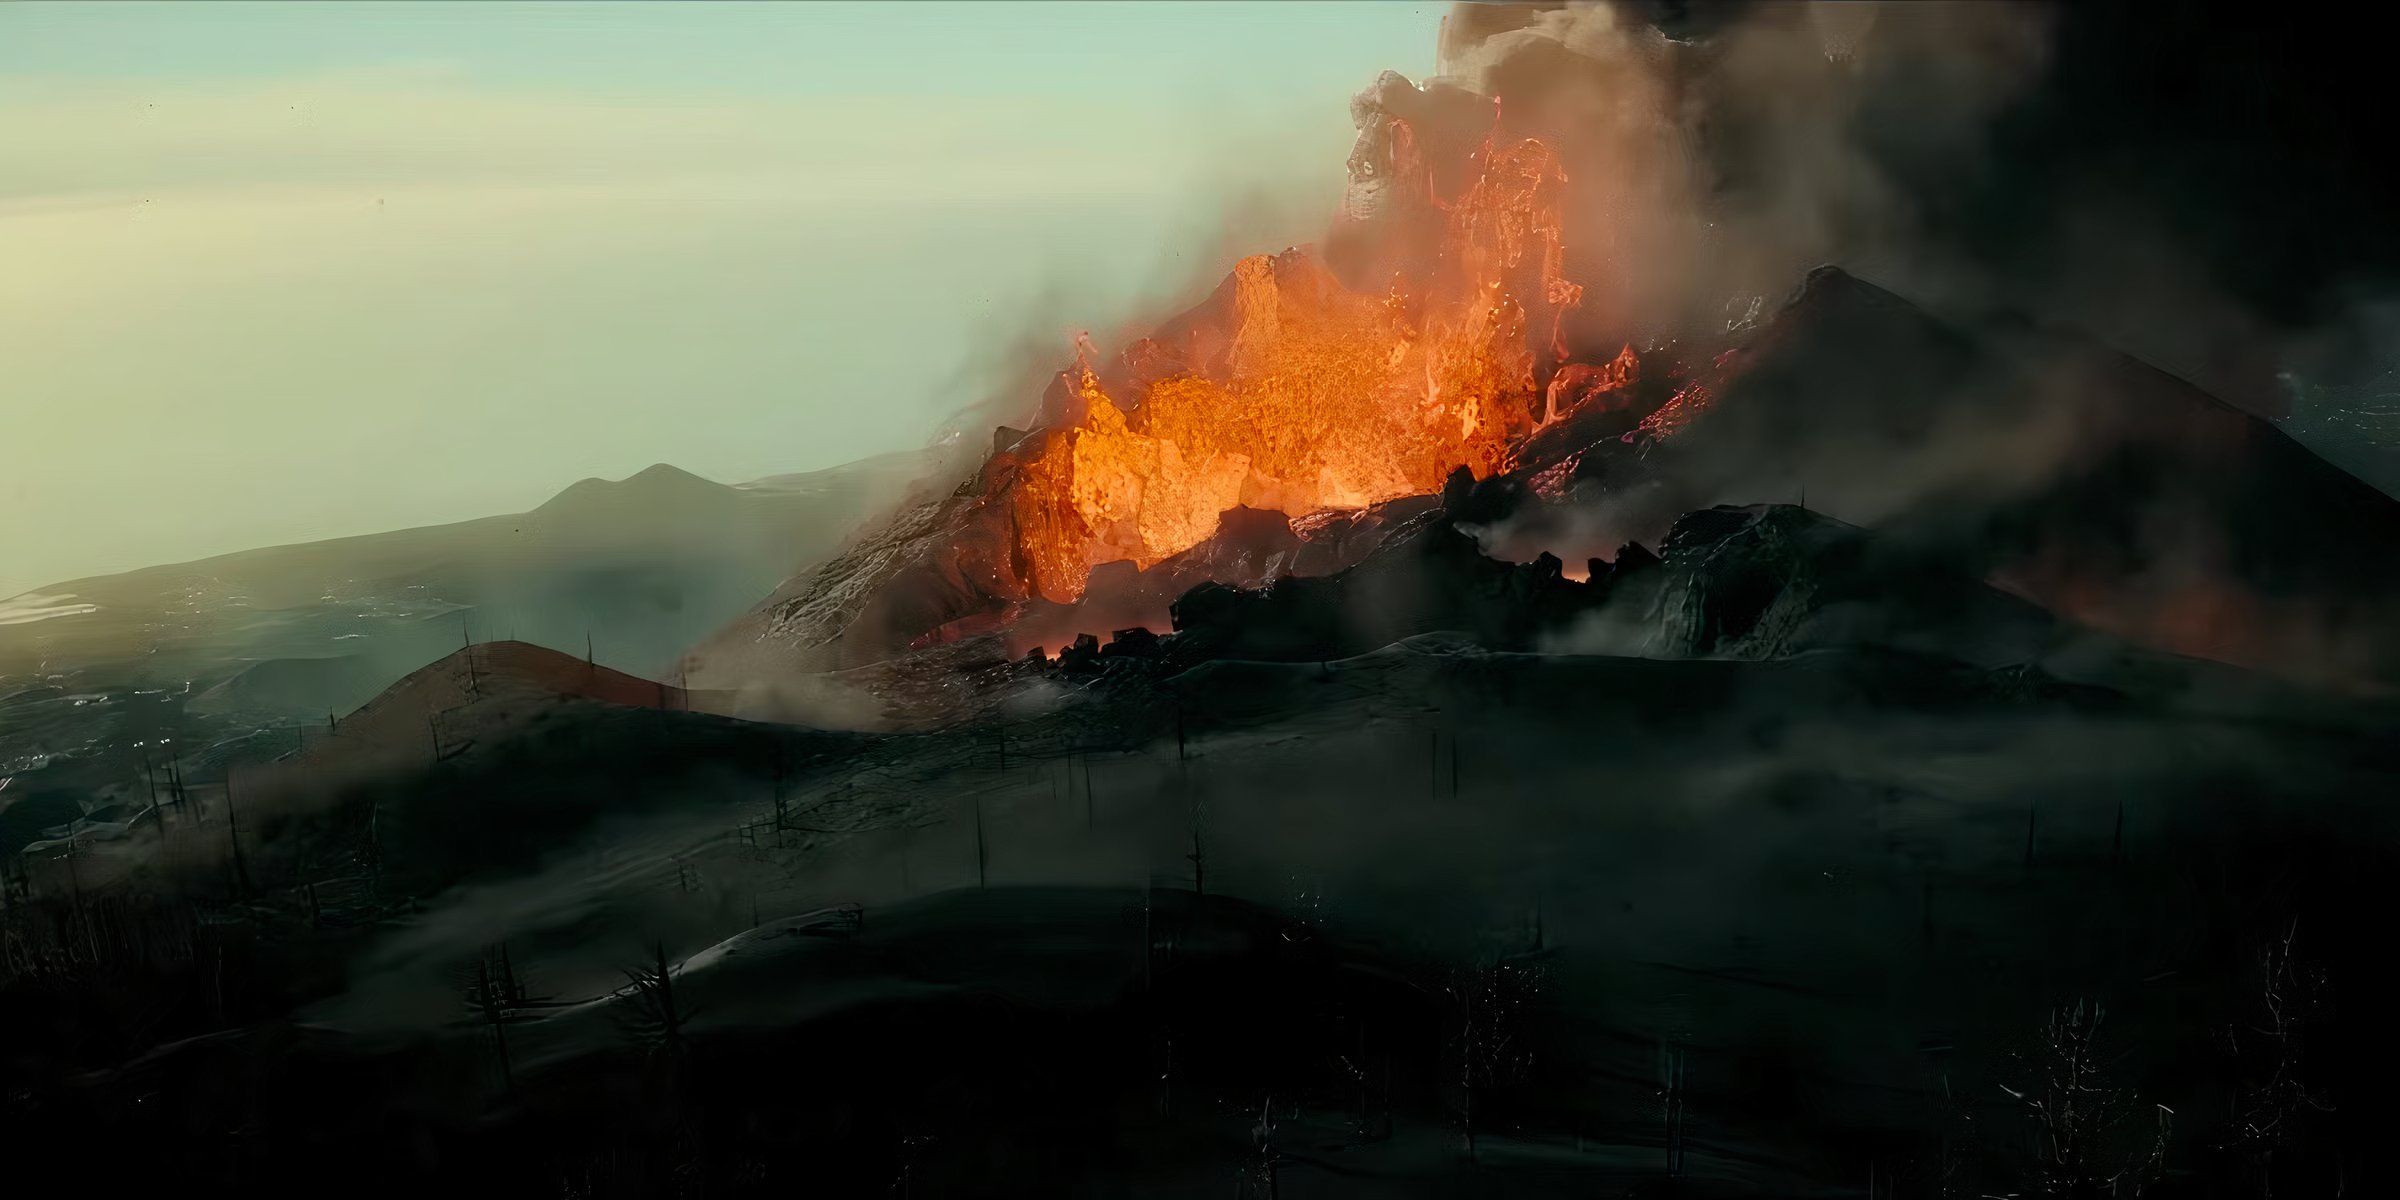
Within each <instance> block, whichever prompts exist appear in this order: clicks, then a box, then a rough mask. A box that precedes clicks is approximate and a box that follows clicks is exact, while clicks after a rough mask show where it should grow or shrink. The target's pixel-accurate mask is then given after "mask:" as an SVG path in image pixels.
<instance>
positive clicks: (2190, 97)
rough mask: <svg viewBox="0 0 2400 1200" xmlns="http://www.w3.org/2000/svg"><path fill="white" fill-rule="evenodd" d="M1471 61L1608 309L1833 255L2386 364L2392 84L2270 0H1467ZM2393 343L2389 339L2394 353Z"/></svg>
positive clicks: (1856, 264)
mask: <svg viewBox="0 0 2400 1200" xmlns="http://www.w3.org/2000/svg"><path fill="white" fill-rule="evenodd" d="M1441 49H1442V56H1441V61H1442V64H1443V69H1444V70H1445V72H1446V73H1447V74H1449V75H1450V76H1452V77H1454V78H1455V79H1456V80H1457V81H1459V82H1461V83H1463V84H1465V85H1466V86H1468V87H1471V88H1473V89H1474V90H1476V91H1478V92H1481V93H1484V94H1488V95H1495V96H1498V97H1500V98H1501V100H1502V107H1503V110H1504V113H1505V117H1504V121H1505V124H1506V125H1507V126H1509V127H1511V128H1512V129H1521V130H1523V131H1524V132H1528V133H1534V134H1538V135H1540V136H1544V137H1546V138H1550V139H1552V140H1554V141H1555V142H1557V143H1558V144H1559V145H1560V146H1561V147H1562V149H1563V150H1564V151H1565V152H1566V154H1567V156H1568V160H1569V164H1570V171H1571V173H1572V174H1573V177H1574V180H1575V188H1576V192H1577V194H1578V196H1579V208H1578V210H1577V212H1576V213H1575V220H1576V227H1575V228H1574V229H1572V230H1571V231H1570V246H1571V247H1572V248H1573V249H1574V250H1575V252H1576V253H1578V254H1579V255H1580V256H1582V257H1583V259H1584V261H1583V263H1582V264H1580V265H1581V266H1582V268H1583V270H1582V275H1583V277H1584V278H1585V279H1586V280H1587V282H1588V283H1590V284H1591V285H1592V295H1591V296H1590V298H1589V299H1587V302H1586V314H1585V315H1586V318H1587V328H1586V330H1585V332H1586V334H1587V335H1589V336H1592V337H1594V338H1602V337H1607V336H1631V337H1635V338H1637V339H1638V338H1640V337H1644V336H1651V337H1658V336H1669V335H1674V334H1687V335H1688V334H1690V333H1692V332H1694V331H1696V330H1699V329H1702V328H1705V327H1706V325H1707V324H1708V323H1709V322H1710V321H1711V320H1712V319H1713V320H1721V319H1723V317H1724V316H1725V315H1726V314H1727V313H1728V310H1729V309H1730V312H1731V313H1732V314H1733V315H1734V316H1736V317H1738V316H1740V315H1741V314H1744V313H1746V312H1747V311H1748V303H1749V301H1750V300H1751V299H1752V298H1755V297H1762V296H1763V297H1767V298H1769V303H1772V298H1773V297H1775V296H1778V295H1780V294H1782V293H1783V292H1785V291H1786V290H1788V289H1789V288H1790V287H1791V286H1792V284H1793V283H1794V282H1795V281H1796V280H1797V278H1798V276H1799V275H1800V273H1801V272H1803V271H1804V270H1806V269H1807V268H1808V267H1809V266H1812V265H1815V264H1817V263H1821V262H1839V263H1842V264H1843V265H1845V266H1848V267H1850V268H1851V269H1853V270H1854V271H1856V272H1857V273H1860V274H1862V275H1866V276H1869V277H1871V278H1876V279H1879V280H1882V281H1885V282H1886V283H1888V284H1889V285H1891V286H1892V287H1894V288H1895V290H1898V291H1900V292H1902V293H1903V294H1906V295H1909V296H1911V297H1913V298H1917V299H1919V300H1922V301H1926V302H1930V303H1934V304H1936V305H1939V306H1943V307H1947V308H1955V309H1987V308H2014V309H2021V310H2025V311H2031V312H2036V313H2040V314H2042V315H2045V316H2048V317H2052V318H2055V319H2061V320H2068V321H2073V322H2076V323H2080V324H2083V325H2086V326H2088V327H2090V328H2091V329H2092V330H2093V331H2094V332H2095V333H2097V334H2099V335H2100V336H2102V337H2103V338H2105V339H2107V340H2109V341H2111V342H2115V343H2117V344H2119V345H2122V346H2124V347H2126V348H2127V349H2129V350H2131V351H2132V352H2134V353H2136V354H2138V355H2140V356H2142V357H2144V358H2147V359H2150V360H2152V361H2154V362H2157V363H2159V364H2160V365H2161V366H2164V367H2166V368H2167V369H2169V370H2171V371H2174V372H2176V373H2177V374H2181V375H2184V376H2185V377H2187V378H2190V379H2192V380H2194V381H2195V382H2197V383H2199V384H2200V385H2202V386H2203V387H2205V388H2207V389H2209V390H2211V391H2212V392H2215V393H2217V394H2220V395H2222V396H2224V397H2225V398H2227V399H2229V400H2232V401H2234V402H2235V403H2237V404H2240V405H2242V406H2244V407H2246V408H2249V409H2251V410H2252V411H2258V412H2262V413H2266V414H2268V415H2276V414H2278V413H2280V411H2281V408H2282V395H2281V393H2282V390H2283V389H2282V387H2281V386H2280V385H2279V384H2278V382H2277V379H2276V374H2277V372H2278V371H2279V370H2281V369H2283V368H2285V367H2287V366H2290V365H2292V364H2293V363H2294V362H2298V363H2299V365H2301V366H2302V367H2304V368H2305V369H2307V370H2308V371H2310V372H2312V373H2314V374H2321V375H2324V376H2326V377H2329V378H2334V379H2339V378H2343V377H2346V376H2348V375H2353V374H2356V373H2358V372H2360V371H2372V370H2375V369H2378V364H2376V363H2374V362H2372V361H2370V357H2369V356H2361V355H2359V354H2357V353H2355V352H2354V351H2355V346H2354V345H2353V346H2352V350H2353V352H2351V353H2347V354H2345V353H2342V352H2340V349H2339V347H2337V346H2336V345H2334V344H2333V340H2332V339H2328V338H2327V337H2325V336H2324V335H2323V332H2322V331H2323V330H2324V329H2326V328H2328V327H2333V326H2338V325H2340V324H2342V323H2344V322H2346V321H2348V320H2349V319H2350V318H2349V314H2350V313H2351V312H2352V310H2353V309H2354V308H2355V307H2356V306H2357V305H2358V304H2360V303H2361V302H2362V300H2363V299H2364V298H2365V297H2367V296H2372V295H2375V294H2379V293H2381V292H2383V291H2384V290H2386V285H2388V282H2389V280H2390V279H2391V276H2392V273H2393V268H2394V265H2395V263H2400V236H2396V235H2395V232H2394V230H2393V227H2392V223H2391V222H2389V221H2388V220H2387V219H2385V217H2384V216H2383V214H2388V213H2389V212H2391V211H2394V209H2395V207H2400V205H2396V203H2395V201H2400V187H2395V185H2394V181H2393V178H2392V171H2391V168H2390V166H2389V163H2388V155H2387V154H2385V153H2384V152H2383V151H2382V149H2381V148H2382V147H2388V146H2389V145H2391V144H2392V143H2393V138H2392V136H2391V135H2392V133H2393V132H2395V131H2394V130H2393V129H2392V128H2391V126H2392V124H2393V117H2392V115H2391V114H2392V111H2393V109H2392V106H2391V105H2390V104H2389V103H2388V101H2387V100H2386V99H2385V98H2384V97H2382V96H2380V95H2378V94H2376V93H2377V91H2378V88H2377V85H2376V82H2375V81H2376V80H2377V79H2379V78H2380V73H2381V65H2380V63H2378V62H2377V61H2375V60H2376V58H2377V57H2378V56H2377V54H2376V52H2375V51H2374V50H2373V49H2372V48H2371V47H2368V46H2365V45H2361V44H2359V39H2354V38H2345V37H2342V36H2341V35H2340V34H2339V32H2338V31H2337V30H2334V29H2332V28H2329V27H2327V26H2325V25H2324V24H2323V23H2321V22H2317V23H2312V22H2307V21H2304V20H2303V19H2301V18H2298V17H2293V16H2290V15H2287V14H2286V13H2284V12H2283V11H2280V10H2277V11H2270V10H2267V9H2262V8H2259V7H2257V6H2249V5H2244V6H2239V7H2236V6H2232V5H2222V4H2203V5H2197V6H2177V7H2176V8H2174V9H2172V10H2160V9H2152V8H2146V7H2138V6H2119V5H2089V6H2085V5H2076V6H2051V5H2039V4H1997V3H1958V4H1952V3H1919V4H1838V5H1837V4H1666V3H1652V4H1639V3H1622V4H1594V5H1572V6H1556V5H1487V4H1463V5H1460V6H1458V8H1457V9H1456V10H1454V11H1453V12H1452V14H1451V15H1450V17H1449V19H1448V21H1447V22H1446V25H1445V28H1444V33H1443V40H1442V47H1441ZM2381 365H2384V366H2388V364H2381Z"/></svg>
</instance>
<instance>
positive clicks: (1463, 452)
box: [1014, 139, 1630, 603]
mask: <svg viewBox="0 0 2400 1200" xmlns="http://www.w3.org/2000/svg"><path fill="white" fill-rule="evenodd" d="M1476 165H1477V167H1478V168H1479V174H1478V175H1477V177H1476V179H1475V182H1474V183H1473V184H1472V185H1471V186H1469V187H1468V188H1467V189H1466V190H1465V191H1464V192H1463V193H1462V194H1461V195H1459V196H1458V197H1457V198H1456V199H1455V200H1454V201H1452V202H1451V203H1450V204H1449V205H1448V206H1447V213H1446V220H1445V221H1444V222H1443V225H1444V231H1443V234H1442V244H1441V247H1440V251H1441V252H1440V255H1439V257H1438V260H1437V261H1438V264H1439V265H1438V267H1437V268H1436V269H1435V270H1434V271H1433V273H1432V276H1431V277H1430V278H1428V279H1424V280H1421V281H1411V280H1406V279H1396V280H1395V281H1394V282H1393V284H1392V286H1391V288H1390V290H1389V291H1388V292H1386V293H1385V294H1383V295H1373V294H1368V293H1362V292H1358V291H1353V290H1351V289H1349V288H1347V287H1344V286H1343V285H1342V284H1341V283H1340V282H1339V281H1337V280H1336V279H1335V278H1334V277H1333V275H1332V274H1331V273H1330V272H1328V271H1327V270H1326V269H1325V268H1324V267H1323V266H1322V265H1320V264H1319V263H1318V262H1317V261H1316V260H1315V258H1313V257H1312V256H1310V255H1309V254H1307V253H1306V252H1304V251H1298V250H1294V251H1287V252H1285V253H1283V254H1280V255H1257V256H1254V257H1251V258H1247V259H1244V260H1242V262H1241V263H1240V264H1239V265H1238V266H1236V267H1235V268H1234V271H1233V274H1232V277H1231V278H1230V279H1228V280H1227V281H1226V284H1225V285H1224V286H1223V287H1222V288H1220V289H1219V291H1218V294H1217V298H1216V299H1215V300H1214V301H1212V304H1213V305H1214V308H1213V309H1212V310H1210V312H1209V314H1208V315H1207V316H1206V317H1204V319H1202V320H1200V321H1198V322H1195V323H1193V324H1191V325H1190V326H1189V327H1187V328H1183V329H1181V330H1180V331H1179V332H1178V333H1176V334H1174V335H1168V334H1165V333H1163V332H1162V335H1161V336H1160V337H1158V338H1152V339H1144V340H1142V341H1140V342H1137V343H1135V344H1134V345H1133V346H1132V347H1130V348H1128V349H1127V350H1126V352H1125V355H1124V361H1125V367H1126V376H1125V377H1126V378H1127V379H1128V380H1129V381H1130V382H1124V383H1119V384H1118V385H1117V390H1118V394H1111V391H1110V388H1109V387H1108V386H1106V385H1104V384H1103V383H1102V380H1101V372H1100V371H1098V370H1096V369H1095V367H1094V365H1093V362H1092V357H1093V356H1092V355H1091V354H1090V353H1089V352H1088V350H1086V351H1083V352H1080V353H1078V355H1077V357H1076V361H1075V365H1074V366H1073V367H1071V368H1070V369H1069V370H1068V372H1067V373H1066V375H1065V376H1064V377H1063V379H1062V382H1063V383H1064V384H1065V394H1066V406H1065V408H1064V410H1063V411H1064V415H1063V417H1062V419H1061V421H1060V423H1059V424H1058V425H1057V426H1055V427H1054V428H1053V429H1052V430H1050V431H1049V435H1050V436H1047V437H1046V438H1045V439H1044V440H1043V441H1042V442H1041V443H1040V444H1039V448H1038V449H1036V450H1034V451H1033V452H1032V453H1031V454H1030V455H1029V456H1028V457H1027V459H1026V461H1025V463H1024V467H1023V471H1024V474H1023V481H1024V484H1025V486H1023V487H1021V488H1020V489H1018V491H1017V494H1016V497H1015V500H1014V503H1015V505H1016V511H1015V513H1014V516H1015V518H1016V529H1017V538H1018V545H1017V549H1018V551H1019V554H1020V557H1019V561H1020V563H1021V564H1023V567H1024V570H1025V575H1026V580H1027V582H1028V584H1029V585H1030V586H1031V588H1032V590H1033V591H1034V592H1035V593H1037V594H1039V595H1041V596H1043V597H1046V598H1048V599H1051V600H1054V601H1059V602H1062V603H1064V602H1069V601H1072V600H1074V599H1076V598H1077V597H1078V596H1080V595H1081V594H1082V592H1083V589H1084V582H1085V578H1086V576H1087V575H1088V574H1089V572H1090V570H1091V568H1092V567H1094V566H1097V565H1099V564H1101V563H1105V562H1112V561H1116V560H1119V559H1130V560H1132V561H1133V562H1134V563H1135V564H1136V565H1137V566H1140V567H1143V568H1147V567H1149V566H1151V565H1152V564H1154V563H1156V562H1158V561H1159V560H1161V559H1163V558H1166V557H1168V556H1170V555H1173V554H1175V553H1176V552H1178V551H1181V550H1184V549H1186V548H1189V547H1191V546H1193V545H1194V544H1196V543H1198V542H1200V541H1202V540H1204V539H1206V538H1207V537H1209V536H1210V535H1211V534H1212V533H1214V532H1215V531H1216V527H1217V518H1218V515H1219V514H1220V513H1222V512H1224V511H1225V510H1227V509H1230V508H1233V507H1235V506H1236V505H1247V506H1249V507H1252V508H1258V509H1275V510H1279V511H1281V512H1284V513H1286V514H1289V515H1293V516H1299V515H1303V514H1307V513H1311V512H1317V511H1321V510H1325V509H1337V508H1355V507H1359V506H1363V505H1368V504H1373V503H1376V502H1378V501H1383V500H1389V499H1393V498H1396V497H1401V496H1409V495H1418V494H1423V493H1427V492H1432V491H1437V490H1439V489H1440V488H1441V486H1442V481H1443V479H1444V477H1445V476H1447V475H1448V474H1449V473H1450V471H1451V470H1452V469H1454V468H1456V467H1459V466H1461V465H1464V466H1466V467H1468V468H1470V469H1472V470H1473V471H1474V472H1475V474H1476V475H1477V476H1478V477H1481V476H1485V475H1489V474H1492V473H1493V472H1495V471H1496V470H1499V469H1502V468H1503V466H1504V460H1505V459H1506V456H1507V453H1508V449H1509V447H1510V445H1511V444H1512V443H1514V442H1515V441H1516V440H1517V439H1519V438H1521V437H1522V436H1524V435H1525V434H1527V433H1529V432H1531V431H1532V430H1533V429H1534V428H1535V427H1536V426H1537V425H1538V424H1540V423H1541V422H1543V421H1545V420H1554V419H1557V418H1558V417H1560V416H1563V415H1565V414H1564V413H1563V412H1559V411H1555V410H1554V405H1553V401H1552V397H1551V394H1550V393H1549V391H1548V390H1546V381H1547V379H1548V378H1549V377H1550V375H1551V374H1552V372H1553V371H1554V370H1555V369H1556V368H1557V366H1558V365H1559V363H1558V360H1559V359H1560V358H1561V357H1563V352H1562V351H1561V349H1560V348H1559V346H1558V340H1559V339H1558V327H1559V322H1560V320H1561V319H1562V317H1563V316H1564V315H1565V314H1566V313H1567V312H1568V311H1569V310H1571V309H1572V308H1573V307H1574V306H1575V305H1576V304H1577V303H1578V302H1579V301H1580V300H1581V298H1582V294H1583V289H1582V287H1581V286H1579V285H1577V284H1576V283H1574V282H1573V281H1571V280H1569V279H1567V278H1566V276H1565V274H1564V270H1563V266H1562V260H1563V254H1564V247H1563V245H1562V243H1561V240H1560V232H1559V231H1560V222H1559V213H1560V206H1561V203H1562V201H1563V197H1564V190H1565V185H1566V176H1565V174H1564V172H1563V171H1562V170H1561V169H1560V167H1559V161H1558V157H1557V155H1556V154H1555V153H1553V152H1552V151H1551V150H1550V149H1549V148H1548V147H1547V146H1545V145H1543V144H1542V143H1541V142H1539V141H1534V140H1531V139H1528V140H1525V141H1522V142H1518V143H1516V144H1514V145H1511V146H1500V147H1495V146H1492V145H1490V144H1489V143H1487V144H1486V145H1485V146H1484V147H1483V148H1482V149H1481V150H1479V151H1478V152H1477V159H1476ZM1627 363H1628V364H1629V363H1630V359H1627ZM1612 365H1613V364H1612ZM1112 378H1113V377H1112Z"/></svg>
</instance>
